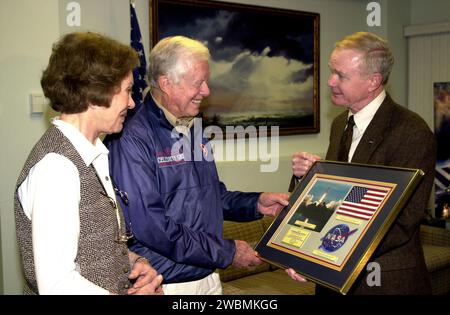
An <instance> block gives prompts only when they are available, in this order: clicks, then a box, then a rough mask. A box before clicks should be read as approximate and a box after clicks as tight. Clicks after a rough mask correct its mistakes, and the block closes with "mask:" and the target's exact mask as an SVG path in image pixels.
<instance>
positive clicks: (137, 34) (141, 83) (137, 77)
mask: <svg viewBox="0 0 450 315" xmlns="http://www.w3.org/2000/svg"><path fill="white" fill-rule="evenodd" d="M130 23H131V32H130V44H131V47H133V49H134V50H136V51H137V53H138V54H139V61H140V66H139V67H137V68H136V69H134V70H133V79H134V85H133V90H132V97H133V100H134V103H135V104H136V107H135V108H134V109H132V110H131V111H129V112H128V117H131V116H132V115H134V113H135V112H136V110H137V109H138V108H139V107H140V106H141V104H142V101H143V93H144V90H145V89H146V88H147V81H146V78H147V62H146V61H145V52H144V46H143V45H142V36H141V30H140V28H139V23H138V20H137V16H136V11H135V9H134V3H130Z"/></svg>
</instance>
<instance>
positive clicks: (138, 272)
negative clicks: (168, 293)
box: [127, 259, 164, 295]
mask: <svg viewBox="0 0 450 315" xmlns="http://www.w3.org/2000/svg"><path fill="white" fill-rule="evenodd" d="M128 278H129V279H130V280H136V281H135V282H134V284H133V287H131V288H130V289H128V292H127V293H128V294H129V295H144V294H146V295H163V294H164V293H163V290H162V288H161V282H162V280H163V277H162V275H158V273H157V272H156V270H155V269H153V268H152V267H151V266H150V263H149V262H148V260H147V259H139V260H137V261H136V262H135V263H134V264H133V267H132V270H131V272H130V275H129V276H128Z"/></svg>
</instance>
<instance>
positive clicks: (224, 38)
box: [151, 0, 320, 135]
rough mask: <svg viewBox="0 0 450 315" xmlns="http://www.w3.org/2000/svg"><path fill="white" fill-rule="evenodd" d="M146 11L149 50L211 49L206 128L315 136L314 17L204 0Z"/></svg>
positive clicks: (156, 1)
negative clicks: (178, 40) (163, 45)
mask: <svg viewBox="0 0 450 315" xmlns="http://www.w3.org/2000/svg"><path fill="white" fill-rule="evenodd" d="M151 4H152V5H151V21H152V23H151V25H152V26H151V27H152V29H151V34H152V45H151V46H153V45H155V44H156V43H157V42H158V41H159V39H161V38H164V37H167V36H174V35H184V36H188V37H191V38H194V39H197V40H199V41H201V42H204V43H206V44H207V46H208V48H209V49H210V52H211V62H210V68H211V77H210V81H209V86H210V90H211V95H210V96H209V97H208V98H207V99H206V100H204V101H203V104H202V107H201V113H200V116H201V117H202V118H203V126H204V127H206V126H211V125H213V126H218V127H220V128H221V129H222V130H223V132H224V133H230V130H231V131H234V130H235V129H233V127H234V128H235V127H243V128H248V127H251V128H253V127H255V128H256V129H257V130H256V131H259V128H260V127H264V126H265V127H266V130H267V127H269V130H267V131H268V134H270V132H271V130H272V127H278V133H279V134H280V135H290V134H307V133H318V132H319V131H320V112H319V107H320V106H319V51H320V48H319V42H320V41H319V27H320V15H319V14H318V13H311V12H303V11H294V10H286V9H276V8H269V7H261V6H253V5H242V4H235V3H226V2H219V1H207V0H197V1H195V0H178V1H176V0H151ZM227 126H228V127H229V128H230V127H232V128H231V129H229V128H227Z"/></svg>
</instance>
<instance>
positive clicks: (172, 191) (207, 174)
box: [107, 93, 261, 283]
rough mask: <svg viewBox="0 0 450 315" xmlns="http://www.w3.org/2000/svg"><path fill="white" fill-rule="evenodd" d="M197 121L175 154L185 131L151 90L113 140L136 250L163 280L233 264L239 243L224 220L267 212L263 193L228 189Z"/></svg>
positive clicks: (116, 175)
mask: <svg viewBox="0 0 450 315" xmlns="http://www.w3.org/2000/svg"><path fill="white" fill-rule="evenodd" d="M194 127H195V125H194V126H193V127H192V128H191V137H190V138H191V140H190V141H188V142H185V143H187V145H186V146H185V147H184V150H183V149H182V150H179V152H178V153H173V152H172V149H173V146H174V144H175V145H177V144H179V143H180V142H181V141H180V139H181V138H182V137H179V136H180V135H179V134H178V133H177V132H173V133H172V129H173V126H172V125H171V124H170V123H169V121H168V120H167V119H166V117H165V115H164V113H163V112H162V110H161V109H160V108H158V107H157V105H156V104H155V103H154V101H153V99H152V97H151V95H150V93H149V94H148V95H147V98H146V99H145V105H143V106H141V108H140V109H139V110H138V111H137V112H136V114H135V115H134V116H133V117H132V118H131V119H130V120H129V121H128V122H126V124H125V126H124V130H123V132H122V134H121V135H118V136H117V137H110V138H109V140H108V141H107V146H108V148H109V150H110V153H109V159H110V172H111V176H112V178H113V179H114V184H115V185H116V186H117V188H118V189H120V190H122V191H124V192H126V193H127V194H128V204H126V203H125V202H124V200H123V199H121V198H119V197H118V198H117V199H118V200H119V202H120V205H121V207H122V209H123V212H124V218H125V222H126V224H127V226H128V227H129V228H130V227H131V231H132V233H133V235H134V236H135V241H134V242H133V244H132V245H131V247H130V249H131V250H132V251H134V252H136V253H137V254H139V255H142V256H144V257H146V258H147V259H149V260H150V261H151V264H152V266H153V267H154V268H155V269H156V270H157V271H158V272H159V273H161V274H162V275H163V277H164V283H174V282H186V281H193V280H197V279H201V278H203V277H205V276H207V275H209V274H210V273H212V272H213V271H214V270H215V269H216V268H225V267H227V266H228V265H230V264H231V263H232V260H233V256H234V253H235V250H236V248H235V244H234V241H233V240H224V239H222V224H223V220H224V219H225V220H233V221H251V220H255V219H258V218H260V217H261V215H260V214H259V213H257V210H256V208H257V200H258V197H259V193H243V192H230V191H227V189H226V187H225V185H224V184H223V183H222V182H220V180H219V177H218V174H217V169H216V165H215V163H214V161H213V160H212V159H211V156H208V154H212V153H211V148H210V144H209V142H208V139H205V138H203V137H202V136H201V135H202V130H199V131H198V133H197V135H194V129H195V128H194ZM186 148H187V149H186ZM199 150H200V151H199ZM193 152H196V153H195V154H194V153H193ZM198 152H206V153H207V154H206V155H205V156H203V155H202V154H200V158H199V154H198Z"/></svg>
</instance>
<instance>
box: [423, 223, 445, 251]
mask: <svg viewBox="0 0 450 315" xmlns="http://www.w3.org/2000/svg"><path fill="white" fill-rule="evenodd" d="M420 238H421V240H422V244H427V245H435V246H445V247H450V230H446V229H443V228H438V227H434V226H429V225H421V226H420Z"/></svg>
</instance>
